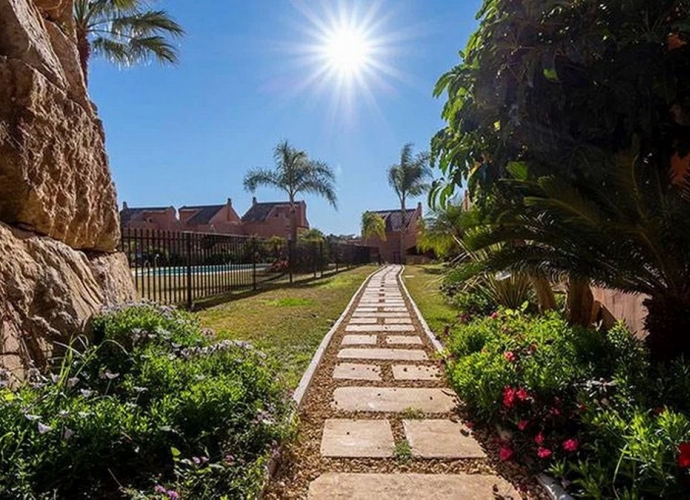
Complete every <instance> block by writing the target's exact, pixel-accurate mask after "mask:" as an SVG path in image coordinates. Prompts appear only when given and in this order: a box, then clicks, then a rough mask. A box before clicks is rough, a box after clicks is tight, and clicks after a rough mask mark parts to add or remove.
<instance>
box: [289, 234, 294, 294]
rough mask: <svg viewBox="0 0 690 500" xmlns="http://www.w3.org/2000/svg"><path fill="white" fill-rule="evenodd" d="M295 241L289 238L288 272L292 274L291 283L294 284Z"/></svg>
mask: <svg viewBox="0 0 690 500" xmlns="http://www.w3.org/2000/svg"><path fill="white" fill-rule="evenodd" d="M294 246H295V242H294V241H292V240H288V274H289V276H290V284H291V285H292V263H293V261H294V257H295V251H294V250H295V249H294Z"/></svg>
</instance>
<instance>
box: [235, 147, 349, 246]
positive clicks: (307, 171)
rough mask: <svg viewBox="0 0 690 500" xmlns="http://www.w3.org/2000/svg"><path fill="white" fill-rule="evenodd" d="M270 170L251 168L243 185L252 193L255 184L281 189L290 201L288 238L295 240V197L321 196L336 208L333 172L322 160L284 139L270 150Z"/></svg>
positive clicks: (254, 189) (256, 185)
mask: <svg viewBox="0 0 690 500" xmlns="http://www.w3.org/2000/svg"><path fill="white" fill-rule="evenodd" d="M273 158H274V160H275V163H276V166H275V168H274V169H272V170H271V169H264V168H254V169H251V170H250V171H249V172H247V175H245V177H244V188H245V189H246V190H247V191H250V192H252V193H254V192H255V191H256V188H257V187H259V186H270V187H274V188H276V189H280V190H282V191H285V193H286V194H287V195H288V201H289V203H290V239H291V240H292V241H297V221H296V209H295V196H297V194H298V193H311V194H316V195H319V196H322V197H323V198H325V199H326V200H327V201H328V202H329V203H330V204H331V205H332V206H333V208H335V209H337V208H338V205H337V196H336V194H335V173H334V172H333V170H332V169H331V167H329V166H328V165H327V164H326V163H324V162H321V161H315V160H312V159H310V158H309V156H307V153H305V152H304V151H300V150H298V149H295V148H294V147H292V146H291V145H290V144H289V143H288V141H283V142H281V143H279V144H278V145H277V146H276V147H275V150H274V152H273Z"/></svg>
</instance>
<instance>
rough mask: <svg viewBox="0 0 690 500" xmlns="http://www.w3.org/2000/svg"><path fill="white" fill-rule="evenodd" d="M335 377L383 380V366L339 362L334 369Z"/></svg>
mask: <svg viewBox="0 0 690 500" xmlns="http://www.w3.org/2000/svg"><path fill="white" fill-rule="evenodd" d="M333 378H336V379H341V380H343V379H344V380H373V381H376V382H380V381H381V367H380V366H378V365H366V364H361V363H339V364H337V365H336V366H335V369H334V370H333Z"/></svg>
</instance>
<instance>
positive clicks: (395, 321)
mask: <svg viewBox="0 0 690 500" xmlns="http://www.w3.org/2000/svg"><path fill="white" fill-rule="evenodd" d="M383 322H384V323H385V324H387V325H396V324H397V325H400V324H404V323H412V318H410V317H409V316H408V317H407V318H386V319H384V320H383Z"/></svg>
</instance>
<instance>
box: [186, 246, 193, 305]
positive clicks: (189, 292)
mask: <svg viewBox="0 0 690 500" xmlns="http://www.w3.org/2000/svg"><path fill="white" fill-rule="evenodd" d="M184 237H185V243H186V247H187V309H189V310H190V311H191V310H192V234H191V233H184Z"/></svg>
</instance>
